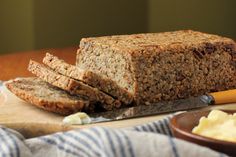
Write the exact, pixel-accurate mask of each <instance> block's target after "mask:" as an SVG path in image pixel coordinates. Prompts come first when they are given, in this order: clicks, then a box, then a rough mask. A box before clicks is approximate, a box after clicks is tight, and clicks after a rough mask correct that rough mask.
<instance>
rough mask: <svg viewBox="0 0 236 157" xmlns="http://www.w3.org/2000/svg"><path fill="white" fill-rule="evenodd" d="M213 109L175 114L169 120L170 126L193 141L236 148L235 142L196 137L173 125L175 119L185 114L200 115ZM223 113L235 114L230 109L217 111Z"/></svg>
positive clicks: (196, 135)
mask: <svg viewBox="0 0 236 157" xmlns="http://www.w3.org/2000/svg"><path fill="white" fill-rule="evenodd" d="M212 110H214V109H208V110H199V111H189V112H183V113H180V114H177V115H175V116H173V117H172V118H171V120H170V126H171V128H172V129H173V130H176V131H177V132H180V133H181V134H183V135H185V136H187V137H190V138H192V139H195V140H200V141H204V142H208V143H214V144H224V145H230V146H232V145H233V146H235V147H236V142H230V141H225V140H219V139H214V138H211V137H207V136H202V135H198V134H194V133H192V132H190V131H186V130H183V129H181V128H179V127H177V126H176V125H174V123H175V124H177V118H179V117H183V116H185V115H186V114H191V113H201V112H210V111H212ZM219 110H221V111H223V112H227V113H228V112H229V111H230V112H235V113H236V110H230V109H227V110H226V109H219Z"/></svg>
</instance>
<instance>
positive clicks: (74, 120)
mask: <svg viewBox="0 0 236 157" xmlns="http://www.w3.org/2000/svg"><path fill="white" fill-rule="evenodd" d="M63 123H65V124H89V123H91V119H90V117H89V116H88V115H87V114H86V113H84V112H78V113H75V114H72V115H69V116H67V117H65V118H64V119H63Z"/></svg>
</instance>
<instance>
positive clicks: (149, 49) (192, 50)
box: [76, 30, 236, 104]
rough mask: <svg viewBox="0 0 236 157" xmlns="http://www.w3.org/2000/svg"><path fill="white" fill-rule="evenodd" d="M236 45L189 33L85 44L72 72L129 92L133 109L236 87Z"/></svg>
mask: <svg viewBox="0 0 236 157" xmlns="http://www.w3.org/2000/svg"><path fill="white" fill-rule="evenodd" d="M235 65H236V44H235V42H234V41H233V40H232V39H229V38H225V37H221V36H217V35H212V34H206V33H201V32H196V31H191V30H183V31H174V32H164V33H148V34H133V35H116V36H105V37H92V38H83V39H82V40H81V42H80V49H79V50H78V52H77V61H76V66H77V67H78V68H80V69H84V70H88V71H92V72H94V73H99V74H100V75H102V76H106V77H108V78H110V79H112V80H113V81H115V82H116V83H117V84H118V85H119V86H121V87H122V88H124V89H127V90H128V91H129V93H131V94H132V95H133V97H134V101H135V102H136V103H137V104H142V103H146V104H149V103H154V102H158V101H163V100H173V99H180V98H187V97H190V96H197V95H201V94H204V93H208V92H213V91H220V90H227V89H232V88H235V87H236V66H235Z"/></svg>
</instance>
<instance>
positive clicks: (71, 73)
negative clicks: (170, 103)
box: [43, 53, 133, 105]
mask: <svg viewBox="0 0 236 157" xmlns="http://www.w3.org/2000/svg"><path fill="white" fill-rule="evenodd" d="M43 63H44V64H46V65H47V66H49V67H50V68H52V69H53V70H54V71H55V72H58V73H60V74H63V75H65V76H68V77H70V78H73V79H76V80H79V81H82V82H84V83H86V84H88V85H90V86H92V87H95V88H98V89H99V90H101V91H103V92H105V93H106V94H109V95H111V96H112V97H114V98H116V99H118V100H120V101H121V102H123V103H124V104H127V105H128V104H131V102H132V101H133V96H132V94H131V93H129V92H128V90H125V89H123V88H122V87H121V86H119V85H118V84H117V83H116V82H114V81H112V80H111V79H110V78H107V77H102V76H101V75H100V74H98V73H94V72H92V71H88V70H83V69H81V68H79V67H76V66H74V65H70V64H68V63H66V62H65V61H63V60H61V59H59V58H58V57H56V56H53V55H51V54H49V53H47V54H46V56H45V57H44V59H43Z"/></svg>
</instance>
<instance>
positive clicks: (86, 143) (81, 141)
mask: <svg viewBox="0 0 236 157" xmlns="http://www.w3.org/2000/svg"><path fill="white" fill-rule="evenodd" d="M63 135H64V136H66V137H68V138H70V139H73V140H76V141H77V142H78V143H80V144H82V145H83V146H84V147H85V148H87V149H89V150H90V152H93V153H94V154H95V155H96V156H99V155H100V153H99V152H97V151H95V150H94V149H93V148H97V147H94V146H93V147H92V146H91V145H90V144H89V143H88V142H87V141H86V140H84V139H82V138H81V137H80V136H76V135H73V134H72V133H71V132H67V133H64V134H63Z"/></svg>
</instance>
